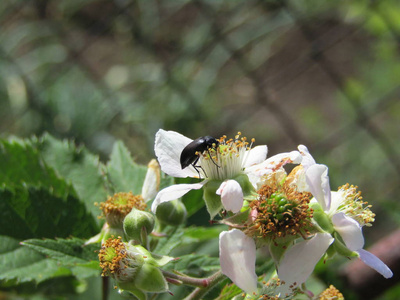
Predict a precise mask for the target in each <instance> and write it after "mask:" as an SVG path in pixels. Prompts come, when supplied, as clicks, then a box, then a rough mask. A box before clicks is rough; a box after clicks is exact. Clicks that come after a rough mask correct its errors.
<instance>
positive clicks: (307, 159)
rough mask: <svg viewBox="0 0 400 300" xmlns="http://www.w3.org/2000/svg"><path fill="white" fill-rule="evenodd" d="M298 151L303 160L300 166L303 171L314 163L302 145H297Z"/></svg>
mask: <svg viewBox="0 0 400 300" xmlns="http://www.w3.org/2000/svg"><path fill="white" fill-rule="evenodd" d="M297 149H299V151H300V153H301V155H302V156H303V159H302V160H301V165H302V166H303V168H304V169H305V170H307V169H308V168H309V167H310V166H312V165H315V164H316V162H315V160H314V158H313V157H312V156H311V154H310V152H309V151H308V149H307V147H306V146H304V145H299V146H298V147H297Z"/></svg>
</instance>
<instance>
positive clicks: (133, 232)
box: [124, 208, 155, 243]
mask: <svg viewBox="0 0 400 300" xmlns="http://www.w3.org/2000/svg"><path fill="white" fill-rule="evenodd" d="M154 223H155V219H154V216H153V215H152V214H151V213H149V212H146V211H142V210H138V209H136V208H133V209H132V211H131V212H130V213H129V214H128V215H127V216H126V217H125V219H124V231H125V234H126V236H127V237H128V239H130V240H135V241H138V242H141V243H142V242H143V241H144V240H145V238H146V237H147V234H149V233H151V232H152V231H153V228H154Z"/></svg>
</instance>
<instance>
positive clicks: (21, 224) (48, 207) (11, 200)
mask: <svg viewBox="0 0 400 300" xmlns="http://www.w3.org/2000/svg"><path fill="white" fill-rule="evenodd" d="M96 231H97V225H96V223H95V221H94V219H93V218H92V216H91V215H89V214H88V213H87V212H86V208H85V206H84V205H83V204H82V203H81V202H80V201H79V200H78V199H77V198H76V197H74V196H72V195H68V194H66V195H64V196H63V197H60V196H58V195H54V194H53V193H52V191H49V190H46V189H44V188H35V187H29V186H26V187H15V188H14V190H13V191H12V190H9V189H6V188H0V234H1V235H7V236H12V237H15V238H19V239H27V238H35V237H38V238H39V237H48V238H54V237H68V236H71V235H73V236H77V237H84V238H87V237H90V236H92V235H93V234H95V233H96Z"/></svg>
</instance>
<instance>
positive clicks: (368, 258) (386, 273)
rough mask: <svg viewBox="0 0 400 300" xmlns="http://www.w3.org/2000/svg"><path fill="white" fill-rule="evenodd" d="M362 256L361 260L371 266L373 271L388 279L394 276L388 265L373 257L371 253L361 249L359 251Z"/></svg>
mask: <svg viewBox="0 0 400 300" xmlns="http://www.w3.org/2000/svg"><path fill="white" fill-rule="evenodd" d="M356 252H358V254H359V255H360V259H361V260H362V261H363V262H364V263H365V264H366V265H367V266H370V267H371V268H372V269H374V270H375V271H377V272H378V273H379V274H381V275H382V276H383V277H385V278H386V279H388V278H391V277H392V276H393V272H392V271H391V270H390V269H389V267H388V266H387V265H385V263H384V262H383V261H381V260H380V259H379V258H378V257H376V256H375V255H373V254H372V253H371V252H368V251H367V250H364V249H360V250H358V251H356Z"/></svg>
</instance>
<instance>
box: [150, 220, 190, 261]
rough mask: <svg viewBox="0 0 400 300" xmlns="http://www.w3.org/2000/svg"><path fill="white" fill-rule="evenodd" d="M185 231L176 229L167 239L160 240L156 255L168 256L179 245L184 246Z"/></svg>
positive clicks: (155, 251)
mask: <svg viewBox="0 0 400 300" xmlns="http://www.w3.org/2000/svg"><path fill="white" fill-rule="evenodd" d="M183 233H184V230H183V229H182V228H180V227H179V228H174V230H173V231H172V232H170V233H169V234H168V235H167V236H166V237H163V238H160V240H159V242H158V244H157V246H156V248H155V249H154V251H152V252H154V253H157V254H158V255H168V254H170V253H171V251H172V250H174V249H175V248H176V247H178V246H179V245H182V236H183Z"/></svg>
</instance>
